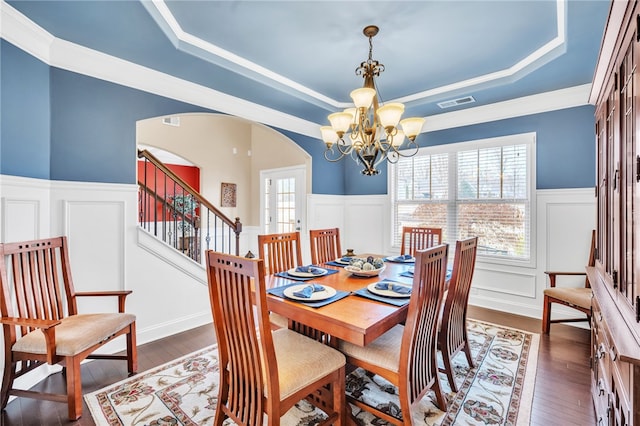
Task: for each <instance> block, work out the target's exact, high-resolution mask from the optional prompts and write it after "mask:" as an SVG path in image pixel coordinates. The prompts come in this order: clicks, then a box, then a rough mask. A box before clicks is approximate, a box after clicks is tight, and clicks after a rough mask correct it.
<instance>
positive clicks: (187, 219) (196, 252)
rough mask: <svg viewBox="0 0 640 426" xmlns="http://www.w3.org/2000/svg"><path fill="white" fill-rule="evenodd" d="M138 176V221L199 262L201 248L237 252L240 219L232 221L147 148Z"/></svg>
mask: <svg viewBox="0 0 640 426" xmlns="http://www.w3.org/2000/svg"><path fill="white" fill-rule="evenodd" d="M138 158H140V159H143V160H144V167H143V168H142V171H141V172H140V173H139V176H138V188H139V190H138V213H139V218H138V224H139V226H140V227H142V228H143V229H145V230H146V231H148V232H149V233H151V234H153V235H154V236H156V237H157V238H158V239H160V240H162V241H164V242H165V243H167V244H169V245H171V246H172V247H174V248H175V249H176V250H179V251H181V252H183V253H184V254H185V255H186V256H189V257H190V258H191V259H193V260H194V261H196V262H198V263H202V261H203V260H204V256H203V254H204V251H205V250H208V249H212V250H215V251H219V252H222V253H228V254H235V255H236V256H239V253H240V233H241V232H242V223H240V218H238V217H236V219H235V221H232V220H231V219H229V218H228V217H227V216H225V215H224V213H222V212H221V211H220V210H218V209H217V208H216V207H215V206H214V205H213V204H211V203H210V202H209V201H208V200H207V199H206V198H204V197H203V196H202V195H201V194H200V193H199V192H198V191H196V190H195V189H193V188H192V187H191V186H190V185H189V184H188V183H187V182H185V181H184V180H183V179H182V178H180V176H178V175H177V174H176V173H174V172H173V171H171V170H170V169H169V168H168V167H167V166H166V165H165V164H164V163H162V162H161V161H160V160H158V159H157V158H156V157H155V156H154V155H153V154H151V153H150V152H149V151H147V150H138Z"/></svg>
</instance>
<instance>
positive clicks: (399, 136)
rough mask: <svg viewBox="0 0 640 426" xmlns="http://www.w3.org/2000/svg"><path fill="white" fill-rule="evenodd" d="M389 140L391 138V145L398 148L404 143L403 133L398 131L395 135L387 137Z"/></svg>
mask: <svg viewBox="0 0 640 426" xmlns="http://www.w3.org/2000/svg"><path fill="white" fill-rule="evenodd" d="M389 138H391V145H392V146H394V147H395V148H398V147H399V146H400V145H402V143H403V142H404V132H403V131H402V130H399V129H398V131H397V132H396V134H395V135H391V136H389V137H387V139H389Z"/></svg>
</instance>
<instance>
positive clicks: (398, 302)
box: [353, 287, 409, 306]
mask: <svg viewBox="0 0 640 426" xmlns="http://www.w3.org/2000/svg"><path fill="white" fill-rule="evenodd" d="M353 294H357V295H358V296H362V297H366V298H368V299H372V300H377V301H378V302H384V303H388V304H390V305H395V306H404V305H406V304H407V303H409V297H399V298H396V297H385V296H379V295H377V294H373V293H371V292H370V291H369V289H367V288H366V287H365V288H361V289H360V290H356V291H354V292H353Z"/></svg>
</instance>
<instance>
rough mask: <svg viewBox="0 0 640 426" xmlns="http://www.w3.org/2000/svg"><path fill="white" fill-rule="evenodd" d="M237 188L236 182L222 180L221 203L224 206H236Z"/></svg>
mask: <svg viewBox="0 0 640 426" xmlns="http://www.w3.org/2000/svg"><path fill="white" fill-rule="evenodd" d="M236 190H237V185H236V184H235V183H227V182H222V184H221V190H220V198H221V199H220V205H221V206H222V207H235V206H236Z"/></svg>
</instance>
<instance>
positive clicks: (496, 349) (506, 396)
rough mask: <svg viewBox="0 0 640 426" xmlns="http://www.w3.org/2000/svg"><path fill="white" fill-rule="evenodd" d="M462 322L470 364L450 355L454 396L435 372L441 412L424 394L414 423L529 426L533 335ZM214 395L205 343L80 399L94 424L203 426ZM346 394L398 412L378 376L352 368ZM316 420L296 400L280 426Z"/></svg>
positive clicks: (363, 420) (365, 419)
mask: <svg viewBox="0 0 640 426" xmlns="http://www.w3.org/2000/svg"><path fill="white" fill-rule="evenodd" d="M468 327H469V338H470V341H471V346H472V354H473V358H474V360H475V362H476V368H474V369H469V366H468V365H467V362H466V359H465V357H464V354H458V355H457V356H456V357H455V358H454V360H453V364H454V368H455V380H456V384H457V385H458V387H459V389H460V390H459V391H458V392H457V393H453V392H451V391H450V388H449V384H448V382H447V379H446V376H445V375H444V374H441V380H440V382H441V383H442V387H443V390H444V391H445V393H446V398H447V402H448V405H449V407H448V411H447V412H446V413H444V412H442V411H441V410H439V409H438V408H437V407H436V405H435V403H434V402H435V401H434V399H435V397H434V395H433V393H429V394H427V395H426V396H425V397H424V398H423V399H422V401H420V403H419V404H417V405H416V407H415V408H414V410H413V412H412V413H411V416H412V419H413V423H414V424H418V425H429V426H431V425H434V426H435V425H439V426H445V425H476V424H477V425H527V424H529V418H530V414H531V413H530V409H531V401H532V398H533V387H534V382H535V371H536V362H537V357H538V340H539V336H538V335H537V334H533V333H528V332H523V331H520V330H515V329H512V328H506V327H502V326H497V325H494V324H489V323H485V322H479V321H474V320H469V322H468ZM217 392H218V362H217V352H216V348H215V346H212V347H209V348H205V349H203V350H201V351H197V352H195V353H192V354H189V355H187V356H185V357H182V358H179V359H177V360H174V361H171V362H169V363H167V364H164V365H162V366H159V367H157V368H154V369H152V370H149V371H146V372H144V373H140V374H138V375H136V376H134V377H131V378H129V379H126V380H123V381H121V382H118V383H116V384H114V385H111V386H108V387H106V388H103V389H101V390H99V391H96V392H93V393H91V394H87V395H85V400H86V402H87V404H88V406H89V409H90V410H91V414H92V415H93V418H94V420H95V422H96V424H97V425H98V426H104V425H109V426H115V425H127V426H133V425H149V426H160V425H205V424H211V423H212V422H213V416H214V413H215V409H216V402H217ZM347 392H348V393H351V394H352V395H354V396H356V397H358V398H361V399H363V400H364V401H366V402H367V403H368V404H371V405H374V406H383V407H385V409H386V410H388V412H390V413H397V414H398V415H400V413H399V411H400V410H399V408H398V407H399V402H398V397H397V392H396V390H395V388H394V387H393V386H391V385H390V384H389V383H388V382H386V381H385V380H384V379H382V378H381V377H379V376H374V377H373V378H370V377H369V376H367V375H366V374H364V372H363V371H362V370H360V369H358V370H355V371H354V372H353V373H351V374H350V375H349V377H348V378H347ZM353 414H354V415H355V416H356V419H357V422H358V423H359V424H360V425H362V426H365V425H375V426H378V425H385V424H387V423H386V422H384V421H382V420H380V419H378V418H376V417H374V416H372V415H371V414H369V413H367V412H364V411H360V410H359V409H357V408H355V407H353ZM323 417H324V413H323V412H322V411H320V410H318V409H315V408H314V407H313V406H311V405H310V404H308V403H307V402H306V401H301V402H300V403H298V404H297V405H296V406H295V407H294V408H292V409H291V410H289V412H287V414H286V415H285V416H284V417H283V418H282V420H281V424H282V425H292V426H293V425H296V426H312V425H315V424H317V423H318V420H319V419H322V418H323Z"/></svg>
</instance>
